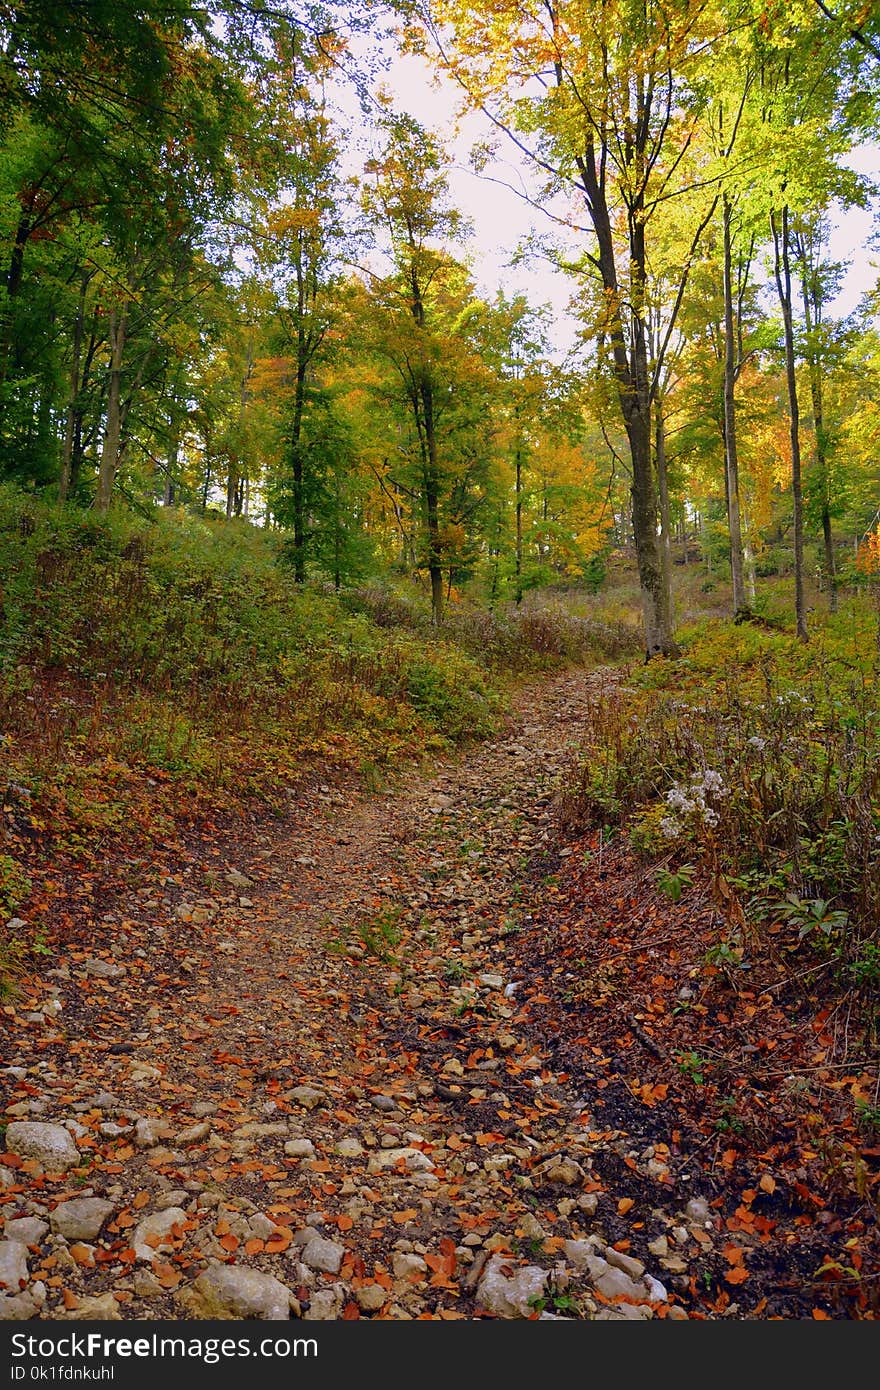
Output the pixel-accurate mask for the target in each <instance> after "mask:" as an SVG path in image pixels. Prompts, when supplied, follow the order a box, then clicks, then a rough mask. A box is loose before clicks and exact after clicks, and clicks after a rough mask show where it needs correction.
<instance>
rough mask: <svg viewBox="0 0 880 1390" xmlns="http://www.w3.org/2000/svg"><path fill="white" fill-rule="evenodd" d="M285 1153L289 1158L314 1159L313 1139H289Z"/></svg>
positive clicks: (285, 1146)
mask: <svg viewBox="0 0 880 1390" xmlns="http://www.w3.org/2000/svg"><path fill="white" fill-rule="evenodd" d="M284 1152H285V1153H286V1154H287V1156H288V1158H314V1157H315V1146H314V1144H313V1143H312V1141H311V1139H288V1141H287V1143H286V1144H285V1145H284Z"/></svg>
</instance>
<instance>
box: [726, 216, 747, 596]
mask: <svg viewBox="0 0 880 1390" xmlns="http://www.w3.org/2000/svg"><path fill="white" fill-rule="evenodd" d="M721 206H722V221H723V227H724V468H725V479H726V483H727V489H726V491H727V523H728V531H729V534H730V577H731V580H732V583H733V616H734V618H735V619H736V618H740V617H742V616H743V615H744V614H745V613H746V612H747V611H748V606H749V605H748V602H747V599H746V593H745V585H744V582H743V544H742V522H741V518H740V499H739V455H738V452H737V444H736V403H735V399H734V390H735V386H736V357H737V345H736V334H735V332H734V322H733V286H732V257H731V250H730V213H731V209H730V201H729V199H728V197H727V195H726V194H725V195H724V197H723V198H722V203H721Z"/></svg>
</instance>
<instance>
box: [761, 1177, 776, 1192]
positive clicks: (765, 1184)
mask: <svg viewBox="0 0 880 1390" xmlns="http://www.w3.org/2000/svg"><path fill="white" fill-rule="evenodd" d="M758 1186H759V1187H760V1189H761V1191H762V1192H775V1191H776V1179H775V1178H771V1176H770V1174H769V1173H762V1174H761V1177H760V1179H759V1180H758Z"/></svg>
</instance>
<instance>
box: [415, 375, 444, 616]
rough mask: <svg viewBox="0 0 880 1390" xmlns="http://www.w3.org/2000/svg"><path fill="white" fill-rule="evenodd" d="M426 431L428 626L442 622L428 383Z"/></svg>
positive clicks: (424, 391)
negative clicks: (429, 610)
mask: <svg viewBox="0 0 880 1390" xmlns="http://www.w3.org/2000/svg"><path fill="white" fill-rule="evenodd" d="M420 394H421V401H422V418H423V423H424V429H425V450H426V457H425V467H424V486H425V515H426V519H427V524H428V574H429V575H430V577H431V622H432V623H433V624H434V626H435V627H439V626H440V624H441V623H442V621H443V565H442V561H443V554H442V549H443V548H442V546H441V544H440V486H439V478H438V472H437V436H436V432H435V429H434V392H433V388H432V386H431V383H430V381H427V380H423V382H422V384H421V388H420Z"/></svg>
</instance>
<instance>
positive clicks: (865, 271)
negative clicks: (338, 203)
mask: <svg viewBox="0 0 880 1390" xmlns="http://www.w3.org/2000/svg"><path fill="white" fill-rule="evenodd" d="M378 83H381V84H382V85H383V86H384V87H385V88H386V89H387V90H388V91H389V92H390V93H391V94H392V96H393V100H394V105H395V108H396V109H397V110H399V111H401V112H406V113H408V114H410V115H412V116H414V117H416V118H417V119H418V120H420V121H421V122H422V123H423V124H424V125H425V126H426V127H428V129H430V130H432V131H434V132H436V133H437V134H438V135H440V136H441V138H442V139H443V140H444V141H445V143H446V144H447V148H448V149H449V150H450V152H451V155H452V159H453V161H454V162H453V167H452V170H451V172H450V178H449V183H450V192H451V200H452V203H453V205H454V206H455V207H457V208H458V209H459V210H460V211H461V212H462V213H463V214H464V215H465V216H466V217H467V218H468V220H469V221H470V222H471V223H472V225H473V238H472V240H471V243H470V245H469V247H468V253H469V259H470V263H471V268H472V272H473V274H474V277H475V279H476V281H477V283H478V285H479V286H480V288H481V289H482V291H483V292H484V293H485V294H487V296H488V297H493V296H494V294H495V292H496V290H498V289H503V290H504V292H505V294H507V295H508V296H510V295H512V294H514V293H516V292H518V291H521V292H523V293H525V294H526V296H527V297H528V299H529V301H530V303H532V304H534V305H536V306H537V305H540V304H549V305H550V306H551V309H552V336H553V339H554V341H555V343H556V344H557V346H558V348H559V349H560V350H561V351H564V350H565V349H567V348H568V347H570V346H571V345H572V344H573V342H574V339H575V331H576V325H575V323H574V320H573V319H572V317H571V316H570V314H569V313H568V302H569V298H570V296H571V293H572V289H573V286H572V282H571V279H570V278H569V277H568V276H567V275H565V273H564V272H562V271H559V270H557V269H556V268H555V267H553V266H552V265H550V264H549V263H548V262H547V261H539V262H534V261H533V262H532V263H530V264H519V265H511V259H512V256H513V254H514V252H515V250H516V248H517V246H518V245H519V244H520V243H521V242H523V241H524V240H525V239H526V238H527V237H528V236H529V235H530V234H537V235H538V236H542V235H547V234H551V233H553V232H554V223H553V221H552V220H551V219H550V218H548V217H547V216H546V215H545V214H544V213H543V212H542V211H541V210H540V209H538V208H535V207H533V206H530V205H529V203H528V202H527V201H525V200H524V199H523V198H522V197H519V196H518V195H517V193H516V192H515V191H513V190H514V189H516V188H519V189H521V190H522V191H523V192H524V193H528V192H529V191H530V190H529V187H528V184H529V176H528V170H527V169H526V168H525V157H524V156H522V155H520V154H519V152H518V151H517V150H516V149H515V148H514V146H513V145H512V144H511V143H510V142H506V137H504V136H503V135H501V136H500V137H498V140H497V143H498V157H497V158H496V159H495V160H494V161H493V162H492V163H490V164H489V166H488V167H487V170H486V174H487V175H489V176H491V177H480V176H478V175H477V174H475V173H474V172H473V171H472V170H471V169H470V168H469V167H468V155H469V152H470V149H471V147H472V146H473V144H475V143H476V142H478V141H485V140H486V139H487V138H489V137H490V136H493V131H492V127H491V125H490V123H489V121H488V120H487V119H486V118H485V117H484V116H482V115H480V114H479V113H470V114H468V115H467V116H465V117H464V118H463V119H459V116H458V110H459V106H460V102H459V94H458V90H457V88H455V86H454V84H453V83H452V82H451V81H450V80H449V79H448V78H445V77H443V76H442V75H441V76H439V77H438V76H436V75H435V74H434V73H433V70H432V69H431V68H430V66H429V65H428V64H427V63H426V62H425V61H424V60H423V59H420V58H418V57H415V56H405V57H401V56H399V55H395V56H394V57H393V58H392V59H391V60H390V63H389V66H388V68H387V70H386V71H385V72H384V73H383V74H382V75H381V76H380V78H379V79H377V85H378ZM340 104H341V105H342V106H343V108H344V110H345V111H346V113H348V114H350V116H351V118H352V120H353V121H354V122H355V123H357V122H360V124H361V125H363V117H362V116H361V113H360V111H359V109H358V108H357V104H356V102H354V99H353V94H352V93H350V92H348V93H346V92H342V93H341V97H340ZM505 142H506V143H505ZM848 163H850V164H851V166H852V167H853V168H854V169H856V170H857V171H858V172H860V173H863V174H866V175H868V176H869V177H873V178H880V146H877V145H866V146H863V147H860V148H859V149H857V150H855V151H854V152H853V154H852V156H851V157H850V159H849V160H848ZM505 185H510V187H507V186H505ZM582 216H583V219H584V220H586V216H585V214H583V215H582ZM877 217H878V205H877V201H876V200H875V201H874V205H873V208H872V209H868V210H864V211H863V210H860V209H858V208H854V209H851V210H849V211H847V212H841V211H833V212H832V215H831V221H832V233H831V241H830V252H831V255H832V257H833V258H834V259H836V260H839V261H843V262H847V263H848V269H847V271H846V274H845V276H844V280H843V284H842V286H841V291H840V293H839V295H838V296H837V299H836V300H835V301H834V302H833V303H832V304H831V305H829V314H830V316H832V317H836V316H843V315H845V314H848V313H850V312H851V311H852V310H853V309H854V308H855V307H856V305H857V304H858V302H859V300H860V298H861V296H862V295H863V294H864V293H865V291H866V290H868V289H870V288H871V287H872V286H873V285H874V284H876V282H877V278H878V273H880V249H876V248H875V249H873V250H872V249H869V247H868V240H869V238H870V237H871V236H872V235H876V234H877V231H878V221H877ZM556 230H557V231H558V229H556ZM572 244H573V245H575V244H577V243H576V240H574V239H573V240H572Z"/></svg>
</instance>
